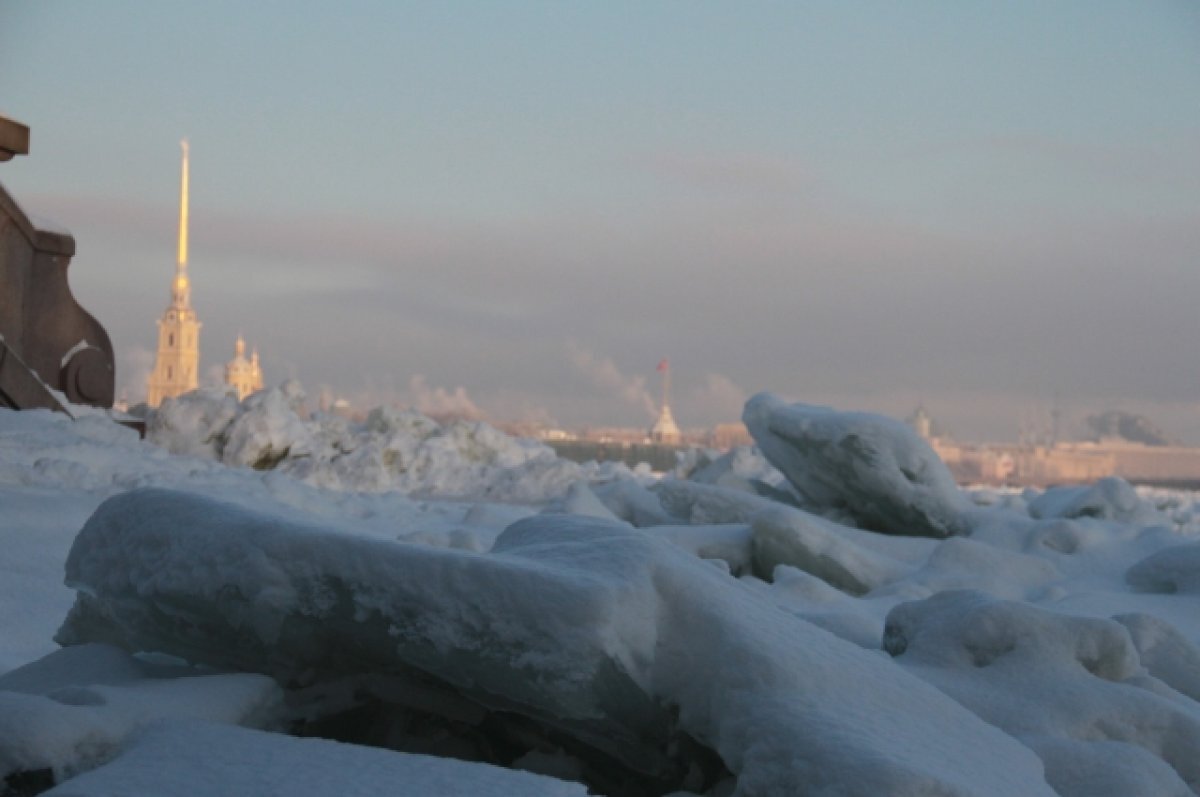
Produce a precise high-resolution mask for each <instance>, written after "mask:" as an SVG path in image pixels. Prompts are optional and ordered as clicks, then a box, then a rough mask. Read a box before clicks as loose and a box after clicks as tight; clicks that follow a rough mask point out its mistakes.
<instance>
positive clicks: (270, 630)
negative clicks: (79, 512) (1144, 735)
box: [60, 490, 1052, 796]
mask: <svg viewBox="0 0 1200 797" xmlns="http://www.w3.org/2000/svg"><path fill="white" fill-rule="evenodd" d="M67 576H68V581H69V582H70V583H71V584H72V585H74V586H75V587H76V588H77V589H78V590H79V595H78V600H77V603H76V606H75V608H74V609H73V610H72V612H71V615H70V616H69V617H68V619H67V621H66V622H65V623H64V625H63V628H62V630H61V631H60V639H61V641H63V642H64V643H68V644H72V643H79V642H85V641H92V640H95V639H108V640H112V641H116V642H119V643H120V644H121V645H122V646H125V647H128V648H133V649H148V650H158V651H163V652H166V653H170V654H173V655H178V656H182V657H185V658H187V659H189V660H192V661H197V662H206V663H210V664H215V665H227V666H235V667H238V668H239V669H242V670H247V671H256V672H264V673H267V674H270V675H272V676H274V677H275V678H276V679H278V680H279V681H281V682H282V683H285V684H289V685H293V686H295V685H297V684H304V683H310V682H313V681H317V680H321V679H335V680H336V679H340V678H344V677H346V676H348V675H353V674H363V673H366V674H375V675H383V674H386V675H388V676H390V677H393V678H399V679H401V680H404V679H406V678H415V677H416V674H418V673H419V674H420V677H421V678H423V679H425V681H426V682H429V681H433V682H436V683H437V684H440V685H441V688H443V689H449V690H452V691H453V693H454V694H456V695H458V696H460V697H461V698H465V699H466V700H468V701H470V702H471V703H474V704H477V705H480V706H484V707H487V708H490V709H502V710H503V711H505V712H516V713H519V714H521V715H524V716H525V717H527V718H530V719H532V720H535V721H537V722H540V723H544V724H545V725H548V726H552V727H553V728H554V729H556V731H557V732H558V733H560V734H566V735H567V736H568V737H570V738H571V739H573V740H574V743H576V744H582V745H586V746H590V747H592V748H594V749H598V750H599V751H601V752H602V753H603V754H605V755H608V756H613V757H615V758H616V759H618V760H619V761H621V762H623V764H624V765H625V766H627V767H628V768H629V769H631V770H634V771H638V772H641V773H644V774H645V775H647V776H648V777H653V778H657V779H658V781H657V782H659V783H663V782H668V781H669V780H674V781H675V782H677V783H678V784H680V786H677V788H678V787H688V788H697V787H698V788H701V789H703V788H706V786H705V785H704V784H703V783H700V784H696V783H694V782H693V781H694V773H693V775H688V774H686V772H685V770H687V769H688V767H687V766H686V762H685V761H684V760H681V759H680V758H679V755H680V753H679V751H680V750H681V749H683V748H684V747H686V745H683V744H681V743H680V742H679V741H678V739H679V734H681V733H682V734H684V735H685V736H686V737H690V738H691V739H694V740H696V741H697V742H699V743H700V744H701V745H708V746H710V747H711V748H712V749H713V750H715V751H716V753H717V754H718V755H719V756H720V758H721V760H722V761H723V762H724V765H725V766H726V767H728V770H729V771H731V772H732V773H734V774H735V775H736V776H737V789H738V794H744V795H774V794H787V793H798V792H807V791H812V792H823V793H830V794H835V793H836V794H889V795H926V794H931V793H937V794H955V795H958V794H963V795H966V794H988V795H1006V794H1011V795H1023V796H1024V795H1039V794H1051V793H1052V792H1051V791H1050V790H1049V788H1048V787H1047V785H1046V784H1045V782H1044V780H1043V777H1042V768H1041V765H1040V763H1039V761H1038V759H1037V758H1036V756H1034V755H1033V754H1032V753H1030V752H1029V750H1028V749H1026V748H1025V747H1023V746H1022V745H1020V744H1017V743H1016V742H1014V741H1013V740H1012V739H1011V738H1009V737H1007V736H1006V735H1005V734H1003V733H1001V732H1000V731H998V730H997V729H996V728H994V727H991V726H990V725H988V724H986V723H985V722H981V721H980V720H978V719H977V718H975V717H974V716H973V715H972V714H971V713H970V712H968V711H966V710H964V709H963V708H962V707H961V706H959V705H958V704H956V703H955V702H954V701H953V700H950V699H949V698H947V697H946V696H945V695H943V694H942V693H940V692H939V691H937V690H936V689H933V688H932V687H929V686H927V685H926V684H924V683H922V681H921V680H919V679H917V678H913V677H911V676H910V675H908V674H907V673H905V672H904V670H903V669H901V668H899V667H897V666H896V665H895V664H894V663H892V662H891V661H890V660H888V659H887V658H886V657H880V656H879V654H878V653H872V652H869V651H864V650H862V649H861V648H859V647H858V646H856V645H853V644H850V643H847V642H844V641H843V640H840V639H838V638H836V637H834V636H832V635H830V634H828V633H826V632H825V631H822V630H820V629H819V628H817V627H815V626H813V625H812V624H810V623H807V622H805V621H803V620H801V619H799V618H797V617H796V616H794V615H792V614H789V613H787V612H784V611H781V610H779V609H778V608H777V607H775V606H774V605H773V604H772V603H771V602H770V601H769V600H766V599H765V598H764V597H763V596H762V595H761V594H760V593H759V592H758V591H757V590H755V589H751V588H748V587H747V586H746V585H744V584H743V583H742V582H740V581H738V580H735V579H732V578H730V577H729V576H728V575H727V574H726V573H725V572H724V571H723V570H722V569H718V568H715V567H712V566H711V565H709V564H706V563H705V562H702V561H700V560H698V559H696V558H695V557H694V556H692V555H690V554H688V553H687V552H685V551H683V550H680V549H679V548H678V547H676V546H675V545H673V544H670V543H668V542H666V541H664V540H660V539H657V538H656V537H655V536H654V535H651V534H646V533H645V532H640V531H638V530H636V529H632V528H630V527H629V526H627V525H625V524H623V523H615V522H612V521H609V520H603V519H597V518H589V517H581V516H570V515H558V514H543V515H538V516H535V517H531V518H528V519H525V520H522V521H519V522H517V523H515V524H513V525H512V526H510V527H509V528H507V529H506V530H505V531H504V532H503V533H502V534H501V535H500V537H499V538H498V539H497V541H496V545H495V547H494V548H493V551H492V552H491V553H490V554H487V555H480V554H471V553H465V552H461V551H455V550H446V549H434V548H425V547H423V546H409V545H402V544H399V543H385V542H382V541H377V540H368V539H362V538H356V537H350V536H347V535H344V534H338V533H333V532H329V531H326V530H323V529H321V528H320V527H317V526H312V525H306V524H301V523H297V522H293V521H290V520H287V519H283V518H280V517H274V516H270V515H263V514H257V513H253V512H250V511H247V510H244V509H242V508H239V507H235V506H231V505H226V504H221V503H219V502H215V501H212V500H208V499H204V498H199V497H195V496H190V495H187V494H183V493H174V492H169V491H162V490H139V491H134V492H130V493H126V494H124V495H121V496H117V497H115V498H112V499H110V500H109V501H107V502H106V503H105V504H103V505H102V506H101V507H100V508H99V509H98V510H97V511H96V513H95V515H94V516H93V517H92V518H91V519H90V520H89V521H88V523H87V525H86V526H85V527H84V529H83V530H82V531H81V532H80V534H79V537H78V539H77V540H76V543H75V546H74V548H73V549H72V551H71V554H70V556H69V558H68V562H67ZM672 740H675V741H672ZM693 746H694V743H693ZM672 771H674V772H675V774H674V775H671V774H670V773H671V772H672ZM689 777H691V778H692V780H689ZM709 785H711V784H709Z"/></svg>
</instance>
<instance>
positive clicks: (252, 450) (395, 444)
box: [147, 381, 633, 504]
mask: <svg viewBox="0 0 1200 797" xmlns="http://www.w3.org/2000/svg"><path fill="white" fill-rule="evenodd" d="M147 439H149V440H150V441H151V442H153V443H156V444H157V445H160V446H162V447H163V448H165V449H167V450H168V451H170V452H171V453H174V454H183V455H189V456H197V457H204V458H208V459H213V460H216V461H219V462H222V463H224V464H225V465H229V466H233V467H247V468H253V469H255V470H274V471H277V472H280V473H284V474H287V475H289V476H292V477H294V478H296V479H298V480H300V481H303V482H306V483H308V484H311V485H314V486H318V487H324V488H329V489H335V490H344V491H346V490H348V491H360V492H384V491H400V492H403V493H406V494H418V495H424V496H431V497H476V498H481V497H486V498H489V499H491V500H496V501H508V502H513V503H531V504H532V503H546V502H548V501H550V500H552V499H554V498H556V497H558V496H560V495H562V494H563V493H565V492H566V490H567V488H568V487H569V486H570V485H571V484H573V483H574V482H577V481H579V480H581V479H582V480H585V481H588V482H593V483H594V482H608V481H612V480H615V479H626V478H633V473H632V472H631V471H630V470H629V468H627V467H625V466H624V465H622V464H620V463H603V464H597V463H589V464H588V465H580V464H577V463H574V462H570V461H568V460H564V459H560V458H559V457H558V456H557V455H556V454H555V453H554V451H553V449H551V448H550V447H549V446H546V445H544V444H542V443H540V442H537V441H534V440H525V439H516V438H512V437H509V436H508V435H506V434H504V433H503V432H500V431H499V430H497V429H495V428H494V427H492V426H490V425H488V424H486V423H483V422H481V421H451V422H449V423H446V424H439V423H438V422H437V421H434V420H433V419H431V418H428V417H426V416H424V415H421V414H420V413H418V412H414V411H411V410H397V409H393V408H389V407H379V408H376V409H374V410H372V411H371V412H370V413H369V414H368V416H367V418H366V421H365V422H363V423H354V422H351V421H348V420H346V419H344V418H340V417H337V416H328V415H322V414H319V413H318V414H316V415H314V416H312V417H307V414H306V413H305V411H304V392H303V389H302V388H301V387H300V386H299V385H298V384H297V383H295V382H294V381H289V382H285V383H284V384H283V385H281V386H279V387H274V388H270V389H268V390H264V391H260V392H258V393H255V394H253V395H251V396H249V397H247V398H246V399H245V400H244V401H243V402H241V404H239V403H238V402H237V400H236V399H235V398H233V397H232V396H231V395H230V394H228V393H224V392H222V391H218V390H197V391H193V392H191V393H187V394H184V395H183V396H180V397H178V398H174V399H167V400H165V401H164V402H163V404H162V406H161V407H159V408H158V410H156V411H155V412H154V413H153V414H152V415H151V417H150V419H149V421H148V424H147Z"/></svg>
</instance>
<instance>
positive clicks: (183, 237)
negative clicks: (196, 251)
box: [179, 138, 188, 271]
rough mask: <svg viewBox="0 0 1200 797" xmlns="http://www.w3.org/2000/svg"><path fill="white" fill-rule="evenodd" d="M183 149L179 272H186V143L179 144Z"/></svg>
mask: <svg viewBox="0 0 1200 797" xmlns="http://www.w3.org/2000/svg"><path fill="white" fill-rule="evenodd" d="M179 145H180V146H181V147H183V180H182V183H181V184H180V187H179V270H180V271H187V234H188V142H187V139H186V138H185V139H183V140H182V141H180V142H179Z"/></svg>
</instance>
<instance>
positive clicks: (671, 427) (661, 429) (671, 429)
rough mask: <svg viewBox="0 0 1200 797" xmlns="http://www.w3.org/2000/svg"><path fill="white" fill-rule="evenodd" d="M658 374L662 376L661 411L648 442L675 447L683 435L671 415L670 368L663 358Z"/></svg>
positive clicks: (651, 429) (652, 427) (651, 428)
mask: <svg viewBox="0 0 1200 797" xmlns="http://www.w3.org/2000/svg"><path fill="white" fill-rule="evenodd" d="M658 372H659V373H660V374H662V391H663V397H662V410H661V411H660V412H659V413H658V420H657V421H655V422H654V425H653V426H651V427H650V434H649V436H650V440H651V442H654V443H661V444H663V445H668V446H677V445H679V443H680V442H681V441H682V440H683V434H682V433H681V432H680V431H679V424H677V423H675V416H673V415H672V414H671V401H670V399H671V366H670V364H669V363H668V362H667V360H666V359H665V358H664V359H663V360H662V361H660V362H659V364H658Z"/></svg>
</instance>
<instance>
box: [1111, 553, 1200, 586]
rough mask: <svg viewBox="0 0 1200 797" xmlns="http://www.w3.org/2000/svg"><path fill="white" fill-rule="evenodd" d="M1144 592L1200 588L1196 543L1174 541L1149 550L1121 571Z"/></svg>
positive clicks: (1198, 555)
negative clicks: (1157, 549) (1174, 543)
mask: <svg viewBox="0 0 1200 797" xmlns="http://www.w3.org/2000/svg"><path fill="white" fill-rule="evenodd" d="M1125 580H1126V581H1127V582H1128V583H1129V585H1130V586H1131V587H1133V588H1134V589H1138V590H1142V591H1144V592H1163V593H1168V594H1170V593H1175V592H1187V593H1197V592H1200V544H1196V543H1192V544H1190V545H1176V546H1173V547H1171V548H1164V549H1163V550H1161V551H1158V552H1156V553H1152V554H1150V555H1149V556H1147V557H1146V558H1145V559H1143V560H1141V561H1140V562H1138V563H1137V564H1135V565H1134V566H1133V567H1131V568H1129V570H1128V571H1127V572H1126V573H1125Z"/></svg>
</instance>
